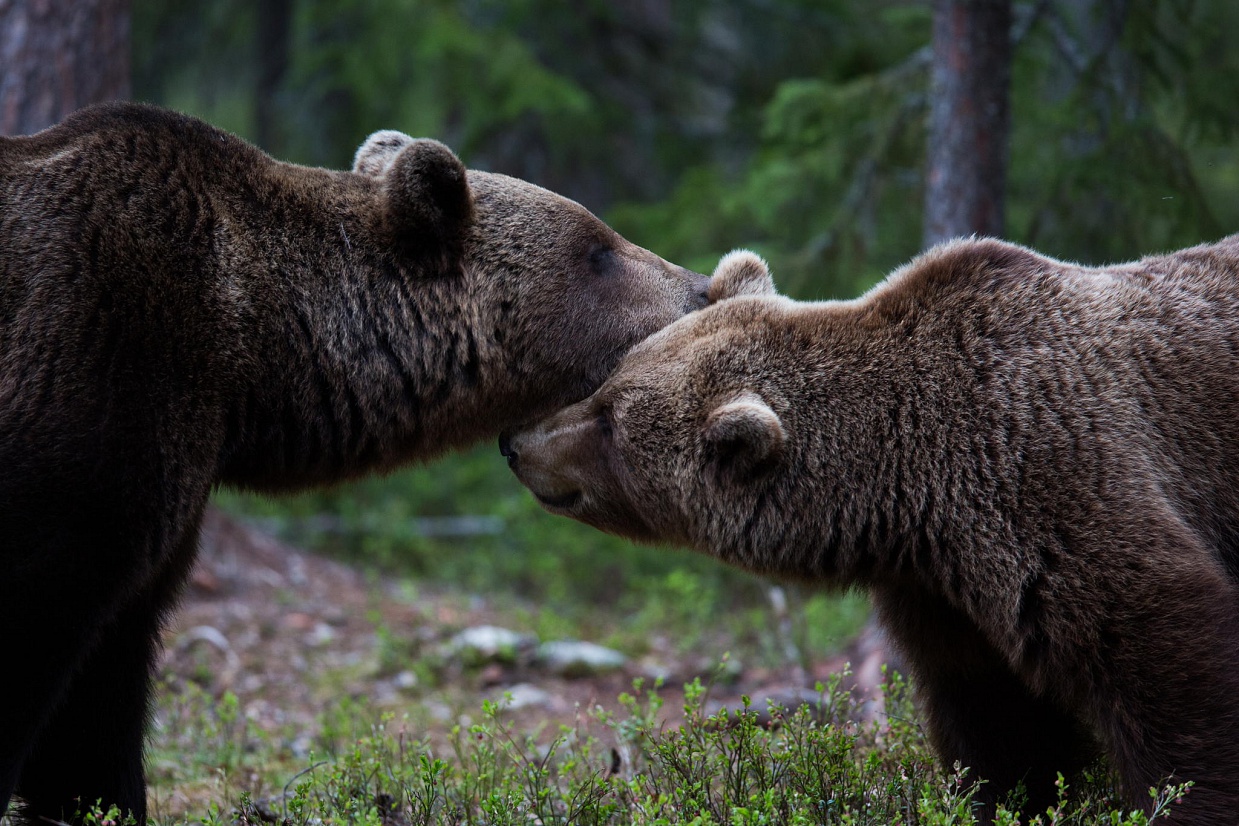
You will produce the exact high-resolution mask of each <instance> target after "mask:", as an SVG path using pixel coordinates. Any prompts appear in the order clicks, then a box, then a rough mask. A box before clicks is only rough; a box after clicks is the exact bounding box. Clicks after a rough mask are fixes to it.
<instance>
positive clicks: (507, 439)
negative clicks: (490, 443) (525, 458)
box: [499, 433, 518, 468]
mask: <svg viewBox="0 0 1239 826" xmlns="http://www.w3.org/2000/svg"><path fill="white" fill-rule="evenodd" d="M499 453H500V454H502V455H503V458H505V459H507V460H508V467H510V468H515V467H516V460H517V458H518V454H517V452H516V451H515V450H514V449H513V448H512V437H511V435H509V434H507V433H500V434H499Z"/></svg>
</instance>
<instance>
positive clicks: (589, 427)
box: [505, 236, 1239, 824]
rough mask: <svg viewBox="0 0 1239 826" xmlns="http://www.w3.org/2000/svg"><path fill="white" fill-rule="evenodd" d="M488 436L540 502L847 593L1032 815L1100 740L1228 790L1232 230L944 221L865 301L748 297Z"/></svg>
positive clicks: (1194, 808) (1238, 626)
mask: <svg viewBox="0 0 1239 826" xmlns="http://www.w3.org/2000/svg"><path fill="white" fill-rule="evenodd" d="M761 269H763V265H762V263H761V262H760V260H758V259H757V258H756V257H755V256H752V255H750V254H745V253H737V254H733V255H732V256H731V257H730V258H729V259H727V260H725V261H724V262H723V263H722V264H721V265H720V268H719V270H717V271H716V273H715V277H714V281H713V284H712V286H711V296H712V298H714V299H715V300H716V302H717V303H715V304H714V305H713V306H710V307H708V308H706V309H704V310H701V311H699V312H696V313H693V314H691V315H689V316H687V317H685V318H683V319H681V320H679V321H677V322H676V323H674V324H672V325H671V326H669V327H668V328H666V329H664V330H662V331H660V332H658V333H655V334H654V335H653V336H651V337H650V338H649V339H648V340H646V341H645V342H643V343H642V344H640V345H638V346H637V347H636V348H634V349H633V350H632V351H631V352H630V353H629V354H628V355H627V356H626V357H625V358H624V360H623V361H622V362H621V363H620V366H619V368H617V370H616V372H615V373H614V374H613V375H612V376H611V377H610V378H609V379H608V380H607V381H606V383H605V384H604V385H603V386H602V387H601V388H600V389H599V390H598V391H597V392H596V393H595V394H594V395H593V396H592V397H590V398H589V399H586V400H584V401H582V402H580V403H578V404H576V405H574V406H571V407H568V408H567V409H565V410H563V411H561V412H559V413H558V414H556V415H554V416H552V417H550V418H549V419H547V420H545V421H544V422H542V423H540V424H538V425H536V426H535V427H533V428H531V429H528V430H526V431H525V432H522V433H519V434H517V435H516V436H515V437H513V438H511V439H510V440H508V441H507V442H505V448H506V451H507V453H508V459H509V463H510V464H511V465H512V466H513V468H514V470H515V471H516V473H517V475H518V476H519V477H520V478H521V480H522V481H523V482H524V483H525V484H526V485H527V486H528V487H529V488H530V489H531V490H532V491H533V492H534V493H535V494H536V495H537V496H538V498H539V499H541V500H542V502H543V504H544V505H545V506H546V507H547V508H548V509H549V510H551V511H552V512H555V513H560V514H564V515H567V516H571V517H574V518H576V519H579V520H581V521H584V522H587V523H589V524H591V525H594V526H596V527H599V528H601V529H603V530H607V531H611V532H614V533H617V534H621V535H625V536H628V537H632V538H635V539H637V540H644V541H661V542H670V543H676V544H681V545H686V546H689V547H691V548H694V549H696V550H698V551H701V552H704V553H707V554H711V555H714V556H716V557H718V558H720V559H722V560H724V561H727V562H730V563H732V564H735V565H738V566H741V567H743V568H747V569H749V570H752V571H756V572H759V573H763V574H770V575H775V576H781V577H789V578H795V579H798V580H808V581H811V582H818V583H826V584H834V585H840V586H845V587H848V586H856V587H860V588H863V589H866V590H867V591H868V592H869V593H870V594H871V595H872V598H873V601H874V604H875V606H876V608H877V611H878V613H879V617H880V619H881V621H882V622H883V623H884V625H885V627H886V629H887V630H888V632H889V634H890V636H891V638H892V639H893V640H894V642H895V643H896V645H897V647H898V649H899V650H900V652H901V654H902V655H903V657H904V661H905V662H906V663H907V664H908V666H909V667H910V669H911V671H912V673H913V676H914V681H915V685H916V686H917V691H918V695H919V699H920V701H921V703H922V704H923V708H924V712H925V715H926V721H927V725H928V729H929V733H930V735H931V737H932V742H933V744H934V746H935V748H936V750H937V752H938V754H939V755H940V756H941V758H942V760H943V761H944V763H945V764H946V765H951V764H952V763H953V762H954V761H957V760H958V761H960V762H961V763H962V764H963V765H964V766H968V767H971V769H972V771H973V772H974V775H973V776H976V777H980V778H983V779H985V780H986V781H988V782H987V783H985V784H984V785H983V786H981V787H980V789H979V791H978V799H979V800H980V801H981V802H982V803H984V804H985V806H986V810H987V811H988V812H989V813H990V814H992V812H993V806H994V804H995V803H996V802H998V801H1000V800H1002V799H1003V796H1004V795H1005V794H1006V793H1007V792H1008V791H1010V790H1011V789H1013V788H1014V787H1015V786H1016V785H1017V784H1018V783H1020V782H1023V783H1024V784H1025V785H1026V787H1027V791H1028V794H1029V797H1030V800H1029V803H1030V805H1029V806H1028V808H1026V809H1025V811H1028V812H1036V811H1044V807H1045V806H1046V805H1048V804H1050V803H1051V802H1052V801H1053V799H1054V779H1055V774H1056V772H1060V771H1061V772H1063V773H1064V774H1065V775H1070V774H1072V773H1073V772H1075V771H1077V770H1079V769H1081V768H1082V767H1084V766H1086V765H1087V764H1088V763H1089V762H1090V761H1092V760H1093V759H1094V758H1095V756H1097V755H1098V754H1102V753H1104V754H1106V755H1108V757H1109V759H1110V761H1111V763H1112V765H1113V766H1114V767H1115V768H1116V770H1117V772H1118V774H1119V776H1120V778H1121V781H1122V786H1123V789H1124V793H1125V794H1126V795H1127V796H1128V797H1129V800H1130V803H1131V805H1132V806H1134V807H1140V806H1147V805H1148V803H1149V798H1148V796H1147V790H1148V788H1149V787H1150V786H1152V785H1155V784H1158V783H1160V782H1162V781H1163V780H1166V779H1167V778H1168V777H1174V778H1175V779H1176V780H1177V781H1185V780H1190V781H1192V782H1193V783H1194V784H1195V785H1194V788H1192V789H1191V791H1190V792H1189V793H1188V795H1187V796H1186V798H1185V799H1184V801H1183V803H1182V804H1181V805H1180V806H1179V807H1177V809H1176V811H1177V814H1176V815H1175V820H1176V822H1184V823H1193V824H1223V823H1227V824H1230V823H1234V822H1235V818H1236V816H1237V814H1236V813H1239V236H1232V237H1229V238H1227V239H1224V240H1223V241H1221V242H1219V243H1217V244H1214V245H1209V246H1199V247H1194V248H1191V249H1185V250H1182V251H1179V252H1175V253H1171V254H1168V255H1161V256H1156V257H1150V258H1145V259H1144V260H1141V261H1138V262H1135V263H1130V264H1124V265H1119V266H1110V267H1103V268H1089V267H1083V266H1078V265H1074V264H1069V263H1064V262H1061V261H1055V260H1052V259H1049V258H1046V257H1043V256H1041V255H1039V254H1037V253H1035V252H1032V251H1030V250H1028V249H1024V248H1021V247H1018V246H1014V245H1011V244H1007V243H1003V242H999V241H995V240H969V241H962V240H961V241H955V242H951V243H948V244H945V245H942V246H940V247H937V248H935V249H933V250H931V251H929V252H927V253H925V254H924V255H922V256H921V257H919V258H917V259H915V260H914V261H912V262H911V263H910V264H908V265H906V266H905V267H903V268H902V269H900V270H898V271H896V272H895V273H893V274H892V275H891V276H890V277H889V278H887V279H886V280H885V282H883V283H881V284H880V285H878V286H877V287H875V288H874V289H873V290H871V291H870V292H868V293H867V294H866V295H864V296H862V297H861V298H859V299H856V300H852V301H827V302H820V303H799V302H795V301H792V300H789V299H787V298H783V297H779V296H776V295H773V287H772V286H771V285H770V283H769V281H768V280H767V281H766V285H765V288H764V289H765V290H766V291H767V292H768V294H767V295H765V296H756V295H754V292H755V290H754V285H755V284H756V283H757V281H758V280H759V279H758V277H757V276H756V275H755V272H757V271H760V270H761Z"/></svg>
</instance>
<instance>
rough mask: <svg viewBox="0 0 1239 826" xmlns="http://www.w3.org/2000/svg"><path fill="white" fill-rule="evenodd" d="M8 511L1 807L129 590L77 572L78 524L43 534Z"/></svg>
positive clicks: (1, 597) (2, 529) (1, 554)
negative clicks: (99, 635) (101, 632)
mask: <svg viewBox="0 0 1239 826" xmlns="http://www.w3.org/2000/svg"><path fill="white" fill-rule="evenodd" d="M10 513H11V512H10ZM3 517H4V514H0V536H2V537H4V539H5V542H6V544H5V545H4V546H3V547H0V572H3V573H2V574H0V640H2V641H3V644H4V659H5V663H6V666H7V667H6V670H5V675H4V678H3V682H2V683H0V814H3V813H4V811H5V809H6V808H7V806H8V804H9V803H10V802H11V799H12V796H13V793H14V791H15V790H17V787H18V784H19V780H20V778H21V777H22V773H23V766H24V765H25V763H26V762H27V760H28V759H29V756H30V754H31V753H32V751H33V750H34V749H35V747H36V743H37V742H38V738H39V737H40V735H41V734H42V732H43V730H44V729H45V728H46V727H47V725H48V723H49V721H50V720H51V718H52V717H53V716H54V714H55V711H56V709H57V708H58V707H59V705H60V704H61V703H62V702H63V701H64V699H65V697H66V696H67V695H68V692H69V687H70V685H71V681H72V680H73V678H74V675H75V674H76V673H77V671H78V669H79V667H80V665H81V663H82V662H83V661H84V660H85V659H86V657H87V656H88V654H89V652H90V650H91V648H92V647H93V645H94V643H95V641H96V639H97V637H98V629H99V628H100V627H101V626H104V625H106V624H107V623H109V622H111V620H112V619H113V617H114V616H115V614H116V611H117V606H118V605H119V603H120V601H121V594H122V593H123V583H122V582H120V581H119V579H118V578H117V577H116V576H111V577H109V576H108V575H107V571H105V570H103V569H97V570H90V571H84V572H79V571H75V567H74V562H75V561H76V558H77V556H78V553H77V549H78V548H80V547H87V546H88V545H89V543H87V542H86V541H85V540H81V539H80V538H79V535H78V534H77V533H76V532H75V531H73V530H64V531H55V530H54V529H53V530H52V531H47V533H51V534H52V535H51V536H39V535H38V534H39V533H41V532H42V531H37V532H31V531H26V530H23V529H24V528H25V527H26V526H25V525H23V524H20V523H19V522H18V521H17V520H16V519H13V518H7V519H6V518H3ZM9 539H13V540H14V541H13V543H12V544H7V541H8V540H9ZM101 544H104V543H101ZM69 548H72V549H73V550H72V551H70V550H68V549H69ZM106 550H107V549H106V547H104V549H103V551H104V553H106ZM83 567H85V566H83ZM78 573H81V574H82V575H81V576H79V575H77V574H78ZM101 713H106V711H101Z"/></svg>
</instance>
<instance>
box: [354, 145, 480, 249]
mask: <svg viewBox="0 0 1239 826" xmlns="http://www.w3.org/2000/svg"><path fill="white" fill-rule="evenodd" d="M363 148H364V147H363ZM383 197H384V198H385V199H386V201H387V203H386V210H385V218H386V229H387V232H388V236H389V240H390V242H391V243H392V244H393V245H394V246H396V247H397V248H398V249H400V250H401V251H403V252H405V253H406V254H412V255H421V256H426V255H430V256H444V257H445V259H446V260H448V261H450V260H452V259H453V258H456V259H458V258H459V256H460V254H461V252H462V250H463V247H464V237H465V231H466V229H467V227H468V225H469V223H470V221H472V219H473V195H472V193H471V192H470V191H469V181H468V178H467V176H466V173H465V165H464V164H462V163H461V162H460V159H459V158H457V157H456V155H455V154H453V152H452V150H450V149H448V148H447V147H446V146H444V145H443V144H441V143H439V142H438V141H435V140H429V139H426V138H422V139H418V140H412V139H410V140H409V142H408V143H407V144H405V145H404V146H402V147H401V148H400V149H398V150H397V151H396V153H395V156H394V157H393V158H392V159H391V161H390V162H389V163H388V165H387V168H386V170H385V172H384V173H383Z"/></svg>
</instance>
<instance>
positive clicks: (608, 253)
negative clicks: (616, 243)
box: [589, 246, 615, 275]
mask: <svg viewBox="0 0 1239 826" xmlns="http://www.w3.org/2000/svg"><path fill="white" fill-rule="evenodd" d="M614 263H615V250H613V249H611V248H610V247H605V246H598V247H594V248H593V249H592V250H590V253H589V266H590V269H592V270H593V271H594V272H595V273H596V274H598V275H606V274H607V273H608V272H610V271H611V267H612V265H613V264H614Z"/></svg>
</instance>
